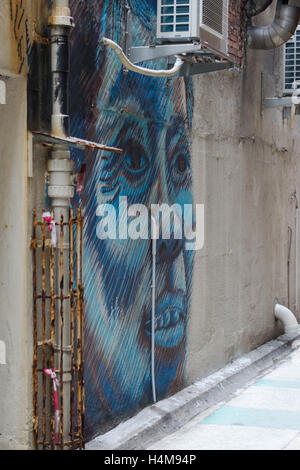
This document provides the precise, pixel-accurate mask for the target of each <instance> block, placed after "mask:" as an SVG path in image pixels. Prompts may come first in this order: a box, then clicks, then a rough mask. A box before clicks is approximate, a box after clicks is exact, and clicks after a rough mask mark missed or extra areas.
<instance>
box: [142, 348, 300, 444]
mask: <svg viewBox="0 0 300 470" xmlns="http://www.w3.org/2000/svg"><path fill="white" fill-rule="evenodd" d="M154 449H155V450H300V349H297V350H295V351H294V352H292V353H291V355H289V356H288V357H287V358H286V359H284V360H283V361H280V362H279V363H278V364H277V366H275V367H274V368H273V369H272V370H271V371H268V372H267V373H266V375H264V376H262V377H260V378H259V379H258V380H257V381H256V382H254V383H253V384H252V385H250V386H249V387H247V388H244V389H242V390H240V391H239V392H237V393H236V395H235V397H234V398H233V399H231V400H230V401H228V402H222V403H219V404H218V405H216V406H214V407H213V408H210V409H208V410H206V411H205V412H204V413H201V414H200V415H198V416H197V417H196V418H194V419H192V420H191V421H190V422H189V423H188V424H186V425H184V426H183V427H182V428H181V429H179V430H177V431H176V432H174V433H173V434H170V435H167V436H166V437H164V438H163V439H162V440H160V441H158V442H156V443H154V444H152V445H151V446H150V447H148V450H154Z"/></svg>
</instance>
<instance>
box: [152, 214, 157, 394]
mask: <svg viewBox="0 0 300 470" xmlns="http://www.w3.org/2000/svg"><path fill="white" fill-rule="evenodd" d="M151 221H152V224H151V236H152V331H151V376H152V395H153V402H154V403H156V383H155V296H156V245H157V238H158V232H157V223H156V219H155V218H154V217H153V215H152V216H151ZM152 227H153V229H154V230H153V231H152Z"/></svg>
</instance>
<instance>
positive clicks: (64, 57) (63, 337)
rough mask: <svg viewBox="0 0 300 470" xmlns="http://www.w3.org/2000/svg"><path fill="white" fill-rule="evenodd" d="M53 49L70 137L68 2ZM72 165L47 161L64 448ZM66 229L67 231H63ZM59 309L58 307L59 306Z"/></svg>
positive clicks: (66, 155)
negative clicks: (54, 246) (55, 243)
mask: <svg viewBox="0 0 300 470" xmlns="http://www.w3.org/2000/svg"><path fill="white" fill-rule="evenodd" d="M48 26H49V29H50V48H51V83H52V103H51V105H52V114H51V134H54V135H57V136H59V137H62V138H64V137H69V134H70V131H69V128H70V125H69V121H70V118H69V34H70V31H71V28H72V27H73V19H72V17H71V14H70V9H69V1H68V0H54V1H53V6H52V11H51V16H50V17H49V19H48ZM72 171H73V162H72V161H71V154H70V151H69V150H66V148H65V147H64V146H62V145H60V144H59V143H58V144H54V145H53V147H52V153H51V159H50V160H49V161H48V172H49V186H48V195H49V197H50V198H51V203H52V207H53V211H54V218H55V221H56V222H57V238H58V240H60V243H59V249H58V250H56V272H57V274H56V279H57V281H58V283H57V286H56V289H57V291H58V292H59V293H60V309H59V310H60V311H59V312H56V318H55V322H56V328H55V331H56V337H55V341H56V344H57V345H58V346H59V347H58V348H57V349H56V351H55V369H56V370H59V371H60V402H61V407H62V406H63V408H64V409H62V410H61V411H62V413H61V442H60V444H61V449H63V448H64V442H67V441H68V440H69V436H70V430H71V419H70V403H71V377H69V376H70V374H64V373H63V371H69V370H70V369H71V366H72V358H71V354H70V350H71V349H70V342H71V312H70V307H69V305H68V306H66V307H65V308H63V298H64V295H65V294H67V293H68V288H69V274H70V273H69V268H68V252H69V230H68V228H67V227H68V225H67V224H68V222H69V206H70V200H71V198H73V196H74V186H73V182H72ZM64 227H65V229H64ZM57 306H58V304H57Z"/></svg>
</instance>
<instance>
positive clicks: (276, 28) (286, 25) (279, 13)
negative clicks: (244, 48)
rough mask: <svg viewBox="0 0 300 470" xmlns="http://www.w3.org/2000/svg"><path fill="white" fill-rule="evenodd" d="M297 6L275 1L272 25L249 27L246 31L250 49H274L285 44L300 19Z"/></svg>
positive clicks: (299, 11)
mask: <svg viewBox="0 0 300 470" xmlns="http://www.w3.org/2000/svg"><path fill="white" fill-rule="evenodd" d="M299 7H300V4H299V3H298V2H297V6H295V5H291V4H287V3H284V0H277V6H276V13H275V18H274V21H273V23H271V24H269V25H267V26H251V27H250V28H249V29H248V45H249V47H250V48H251V49H274V48H277V47H280V46H282V45H283V44H284V43H286V42H287V41H288V40H289V39H290V38H291V37H292V36H293V34H294V33H295V30H296V28H297V26H298V22H299V19H300V8H299Z"/></svg>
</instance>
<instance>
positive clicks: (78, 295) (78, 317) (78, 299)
mask: <svg viewBox="0 0 300 470" xmlns="http://www.w3.org/2000/svg"><path fill="white" fill-rule="evenodd" d="M76 253H77V259H76V323H77V324H76V333H77V341H76V344H77V351H76V371H77V376H76V381H77V429H78V433H79V434H80V430H81V426H82V422H81V399H82V393H81V377H80V372H81V370H80V369H81V361H80V351H81V339H80V337H81V313H80V304H81V293H80V213H79V210H78V211H77V217H76Z"/></svg>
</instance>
